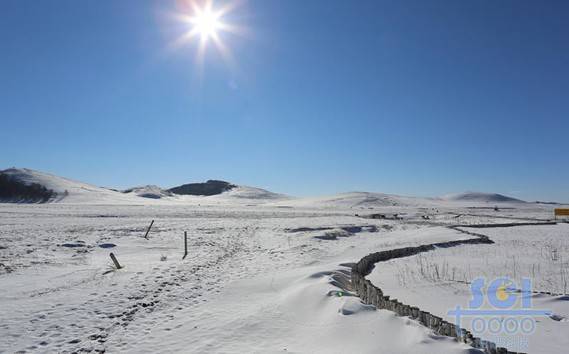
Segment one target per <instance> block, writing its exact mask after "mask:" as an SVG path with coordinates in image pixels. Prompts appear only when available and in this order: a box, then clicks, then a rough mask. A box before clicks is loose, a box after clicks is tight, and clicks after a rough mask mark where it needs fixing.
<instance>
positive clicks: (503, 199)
mask: <svg viewBox="0 0 569 354" xmlns="http://www.w3.org/2000/svg"><path fill="white" fill-rule="evenodd" d="M442 199H443V200H447V201H452V202H477V203H525V202H524V201H523V200H519V199H516V198H512V197H508V196H505V195H502V194H496V193H481V192H465V193H458V194H449V195H446V196H444V197H443V198H442Z"/></svg>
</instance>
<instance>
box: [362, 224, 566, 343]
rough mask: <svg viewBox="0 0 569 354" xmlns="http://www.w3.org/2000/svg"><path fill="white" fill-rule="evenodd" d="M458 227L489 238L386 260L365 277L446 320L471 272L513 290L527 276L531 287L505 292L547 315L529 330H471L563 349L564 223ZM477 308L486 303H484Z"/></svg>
mask: <svg viewBox="0 0 569 354" xmlns="http://www.w3.org/2000/svg"><path fill="white" fill-rule="evenodd" d="M462 229H465V230H468V231H472V232H477V233H480V234H484V235H487V236H489V237H490V238H491V239H492V240H493V241H494V242H495V244H480V245H462V246H458V247H453V248H441V249H437V250H435V251H432V252H426V253H422V254H418V255H416V256H412V257H408V258H402V259H396V260H390V261H387V262H384V263H381V264H380V265H378V266H377V267H376V268H375V269H374V271H373V272H372V274H371V275H370V276H369V278H370V279H371V280H372V282H373V283H374V284H378V285H380V286H381V288H382V289H383V290H384V291H385V292H386V293H387V294H389V295H390V296H392V297H395V298H397V299H399V300H400V301H403V302H404V303H410V304H413V305H416V306H419V307H420V308H421V309H424V310H425V311H429V312H431V313H436V314H439V315H440V316H442V317H445V318H446V319H447V321H449V322H452V323H454V320H455V317H454V316H449V315H447V313H448V311H449V310H453V309H454V308H455V307H456V306H457V305H460V306H461V307H462V308H466V307H467V306H468V303H469V301H470V300H471V299H472V291H471V289H470V284H471V283H472V282H473V281H474V280H475V279H476V278H483V279H485V280H487V281H491V280H493V279H496V278H501V277H507V278H508V279H510V280H511V281H512V283H513V284H515V285H513V287H514V288H515V289H517V290H521V289H520V284H522V278H528V279H531V282H532V283H531V290H532V291H534V292H535V293H522V294H519V293H518V292H517V291H515V290H514V289H512V290H513V291H511V292H510V293H511V294H513V295H514V296H521V297H525V298H530V299H531V306H532V309H542V310H550V311H552V314H551V315H550V316H541V317H539V318H537V321H536V324H535V332H533V333H531V334H527V335H525V334H524V335H517V334H516V335H514V334H510V335H506V336H504V335H503V334H501V333H500V334H496V333H493V332H492V331H491V329H490V328H486V329H485V330H480V331H479V332H478V333H479V334H477V335H480V336H481V337H482V338H485V339H487V340H492V341H494V342H500V344H501V345H502V346H506V347H508V348H509V349H510V350H513V351H523V352H530V353H561V352H565V351H566V349H567V348H568V347H569V338H568V337H567V336H566V335H560V334H561V333H569V332H568V331H569V296H568V295H563V294H568V293H569V289H568V281H569V274H568V272H569V224H566V223H563V224H558V225H540V226H516V227H506V228H484V229H474V228H462ZM538 292H539V293H538ZM543 292H548V293H552V294H551V295H550V294H543ZM520 301H521V300H519V301H518V303H519V302H520ZM483 308H485V309H489V308H491V307H490V306H488V303H485V304H484V307H483ZM504 318H506V316H504ZM479 324H480V322H479V323H478V324H473V323H472V318H464V319H463V322H462V327H464V328H467V329H469V330H473V327H474V326H476V325H479ZM477 328H482V327H481V326H479V327H477ZM528 328H529V325H528Z"/></svg>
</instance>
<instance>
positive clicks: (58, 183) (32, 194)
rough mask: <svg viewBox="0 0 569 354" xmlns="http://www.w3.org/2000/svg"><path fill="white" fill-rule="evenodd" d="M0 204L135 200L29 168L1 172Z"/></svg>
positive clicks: (123, 202) (114, 192) (108, 190)
mask: <svg viewBox="0 0 569 354" xmlns="http://www.w3.org/2000/svg"><path fill="white" fill-rule="evenodd" d="M0 176H2V181H4V183H3V184H2V185H1V186H0V201H2V202H11V203H37V202H61V201H64V200H65V202H67V203H98V204H101V203H108V204H117V203H119V204H125V203H133V202H134V201H135V199H133V197H129V196H126V195H123V194H122V193H120V192H117V191H113V190H111V189H107V188H101V187H96V186H93V185H90V184H86V183H82V182H77V181H73V180H70V179H67V178H63V177H59V176H55V175H52V174H49V173H45V172H40V171H35V170H31V169H28V168H9V169H7V170H3V171H0Z"/></svg>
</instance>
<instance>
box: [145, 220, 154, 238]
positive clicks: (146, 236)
mask: <svg viewBox="0 0 569 354" xmlns="http://www.w3.org/2000/svg"><path fill="white" fill-rule="evenodd" d="M152 225H154V220H152V222H151V223H150V226H148V229H147V230H146V234H145V235H144V238H145V239H147V240H148V233H149V232H150V229H151V228H152Z"/></svg>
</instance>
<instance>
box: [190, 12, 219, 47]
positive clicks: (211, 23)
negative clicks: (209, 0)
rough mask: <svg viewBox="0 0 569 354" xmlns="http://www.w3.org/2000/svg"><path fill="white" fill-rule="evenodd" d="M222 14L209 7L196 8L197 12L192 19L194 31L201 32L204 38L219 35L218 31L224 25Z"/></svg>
mask: <svg viewBox="0 0 569 354" xmlns="http://www.w3.org/2000/svg"><path fill="white" fill-rule="evenodd" d="M220 17H221V16H220V14H219V13H215V12H213V10H212V9H211V8H209V7H206V8H204V9H196V14H195V16H194V17H192V18H191V19H190V23H191V24H192V25H193V28H192V32H193V33H196V34H199V35H200V36H201V38H202V40H208V39H209V38H212V37H213V38H215V37H217V31H218V30H219V29H221V28H222V27H223V23H222V22H221V21H220Z"/></svg>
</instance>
